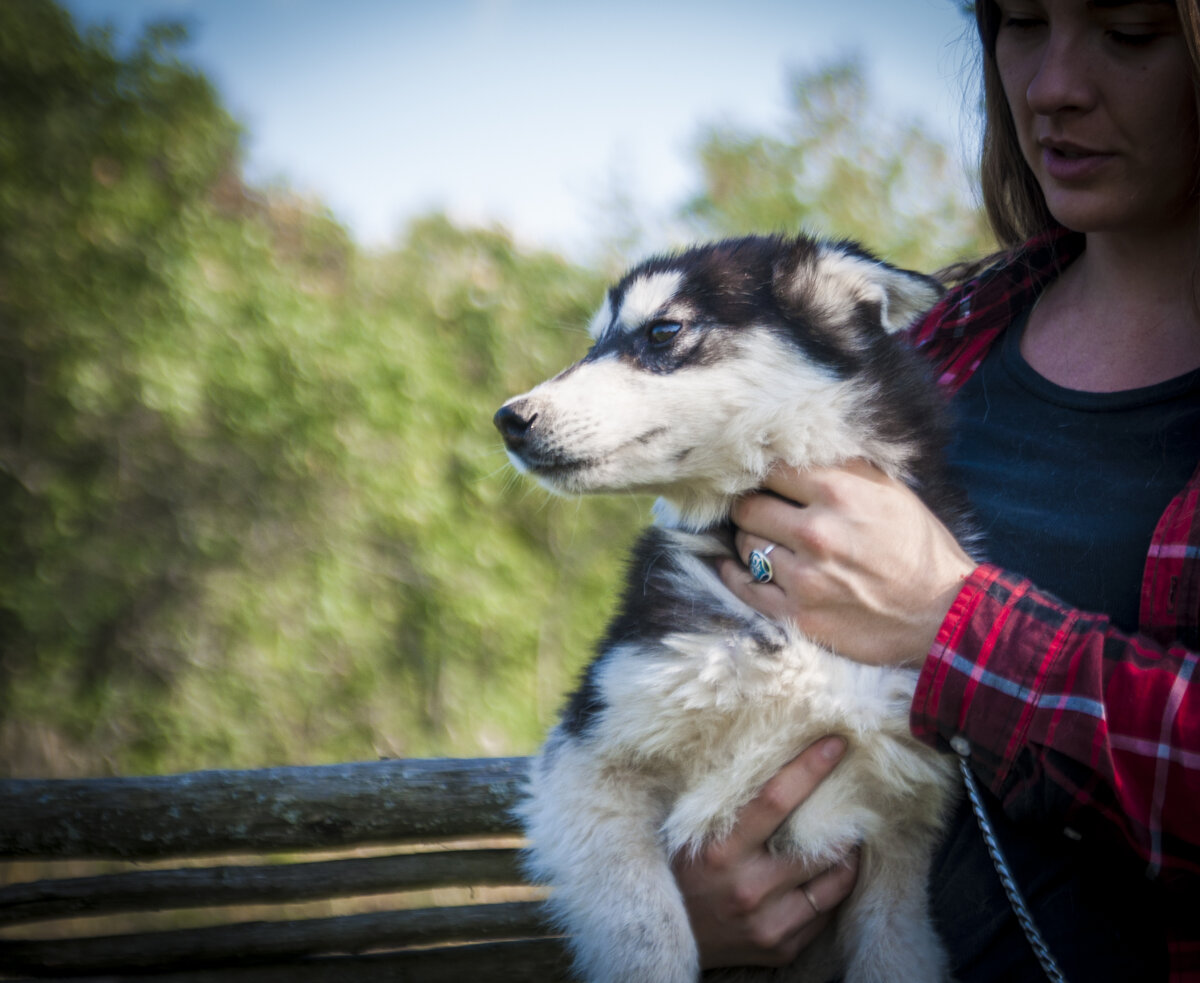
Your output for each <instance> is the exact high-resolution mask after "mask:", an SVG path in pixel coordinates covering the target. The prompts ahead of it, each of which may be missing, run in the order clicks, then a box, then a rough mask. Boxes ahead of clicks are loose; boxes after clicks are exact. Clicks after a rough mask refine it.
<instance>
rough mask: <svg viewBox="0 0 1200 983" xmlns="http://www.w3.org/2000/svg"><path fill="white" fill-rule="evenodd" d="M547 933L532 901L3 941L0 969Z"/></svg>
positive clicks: (37, 970) (166, 962) (208, 958)
mask: <svg viewBox="0 0 1200 983" xmlns="http://www.w3.org/2000/svg"><path fill="white" fill-rule="evenodd" d="M547 934H548V933H547V927H546V925H545V923H544V922H543V917H542V906H541V905H540V904H539V903H538V902H513V903H508V904H492V905H469V906H463V907H458V908H423V909H418V910H414V911H389V912H373V913H370V914H364V915H346V916H342V917H339V918H309V919H302V920H296V921H280V922H243V923H238V924H235V925H218V926H215V927H211V928H196V929H177V930H172V931H165V932H153V933H141V934H135V935H110V936H100V937H91V938H80V939H53V940H25V939H22V940H3V941H0V966H3V967H5V969H6V970H7V971H8V972H10V973H29V974H32V975H38V976H47V975H55V974H60V973H65V972H70V973H72V974H74V975H80V974H83V973H113V972H129V971H137V970H142V971H145V970H148V969H158V970H160V971H165V970H183V969H186V968H199V967H212V966H217V965H221V964H222V963H231V964H235V965H236V964H243V965H244V964H246V963H249V962H266V961H270V960H275V961H278V960H285V959H290V960H294V959H299V958H302V957H305V956H316V955H322V954H328V953H359V952H365V951H367V950H372V949H375V950H378V949H385V948H388V947H401V946H414V945H431V944H437V943H443V942H452V941H457V940H468V941H479V940H487V939H520V938H531V937H532V938H537V937H541V936H545V935H547ZM438 958H439V960H440V958H441V957H440V956H439V957H438ZM413 978H416V977H413ZM460 979H461V977H460Z"/></svg>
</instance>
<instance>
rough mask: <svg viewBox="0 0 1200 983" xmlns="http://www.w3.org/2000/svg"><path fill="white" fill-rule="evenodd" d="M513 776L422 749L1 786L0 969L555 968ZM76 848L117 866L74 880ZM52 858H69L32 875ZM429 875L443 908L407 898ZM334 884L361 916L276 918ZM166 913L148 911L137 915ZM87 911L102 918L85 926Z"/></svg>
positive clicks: (108, 975)
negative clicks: (366, 758) (354, 758)
mask: <svg viewBox="0 0 1200 983" xmlns="http://www.w3.org/2000/svg"><path fill="white" fill-rule="evenodd" d="M526 770H527V761H526V760H525V759H523V758H489V759H476V760H452V759H433V760H404V761H381V762H369V763H359V764H347V765H332V766H323V767H314V768H271V769H262V770H257V771H210V772H197V773H193V774H187V775H172V776H165V777H152V778H114V779H94V780H77V781H76V780H66V781H64V780H54V781H36V780H26V779H12V780H3V781H0V861H3V862H4V863H3V866H2V867H0V869H4V870H5V872H4V873H3V874H0V978H4V979H29V978H43V979H44V978H46V977H54V978H72V979H87V978H89V977H91V978H93V979H100V978H103V979H105V980H114V979H123V978H125V977H126V976H128V977H129V978H134V977H135V976H136V978H138V979H143V980H145V979H148V978H149V979H155V980H172V981H177V983H185V981H189V983H202V981H206V980H210V979H212V980H216V979H220V980H222V981H226V980H239V979H245V980H247V981H254V983H265V981H273V980H280V981H283V980H286V981H288V983H306V981H309V980H312V981H323V980H338V981H343V980H413V981H417V980H419V981H422V983H438V981H442V980H446V981H451V980H453V981H455V983H458V981H461V980H469V981H471V983H507V981H510V980H512V981H517V980H522V981H523V980H547V981H555V980H566V979H568V974H567V970H566V966H567V961H566V958H565V955H564V952H563V948H562V945H561V941H560V940H559V939H557V938H556V937H554V936H553V934H552V933H551V932H550V931H549V930H548V929H547V927H546V926H545V924H544V922H543V919H542V912H541V905H540V903H539V900H538V897H539V896H538V894H537V893H536V892H535V891H533V890H532V889H530V888H529V887H528V886H527V885H524V884H523V883H522V878H521V874H520V869H519V865H518V863H517V846H518V843H519V841H518V840H517V839H516V838H515V834H516V833H517V827H516V824H515V822H514V820H513V818H512V807H513V805H514V804H515V802H516V801H517V798H518V796H519V794H520V788H521V785H522V783H523V781H524V778H525V775H526ZM498 838H499V839H498ZM380 847H388V848H390V850H391V852H384V853H380V849H379V848H380ZM363 848H371V849H369V850H364V849H363ZM313 850H317V851H321V852H322V854H325V855H326V856H322V857H320V858H317V859H314V858H312V857H306V856H303V852H304V851H313ZM335 851H336V852H342V853H344V852H346V851H354V852H355V853H356V854H359V855H353V856H335V857H333V858H330V857H328V856H327V855H328V854H329V853H330V852H335ZM364 852H365V853H369V854H371V855H361V854H362V853H364ZM281 854H282V855H284V856H280V855H281ZM297 854H301V855H300V856H296V855H297ZM200 857H208V858H210V860H209V862H208V863H205V862H204V861H197V860H196V859H195V858H200ZM214 857H220V858H221V861H220V862H212V858H214ZM81 860H87V861H92V862H93V863H92V864H91V866H93V867H95V866H96V863H95V861H102V862H103V864H102V866H106V867H107V868H111V867H112V866H114V861H121V862H122V864H121V865H120V866H122V867H123V868H125V869H120V870H116V871H113V870H110V869H104V870H102V871H100V872H91V873H88V874H87V875H86V876H80V874H79V873H78V871H76V870H74V869H71V868H73V867H75V866H78V861H81ZM48 861H53V862H54V863H48ZM58 861H72V862H75V864H68V865H67V866H68V868H69V869H68V870H67V871H65V872H57V873H56V876H44V874H45V871H46V870H47V869H49V868H52V867H57V866H61V865H59V864H58V863H57V862H58ZM168 861H169V862H170V863H171V864H179V865H177V866H168V867H166V868H165V869H164V866H163V865H164V863H165V862H168ZM197 863H200V865H199V866H197ZM146 864H153V865H154V868H153V869H144V865H146ZM5 868H7V869H5ZM30 869H32V870H34V871H36V873H35V876H34V879H27V877H28V874H27V871H28V870H30ZM14 872H15V873H14ZM23 873H24V876H21V875H22V874H23ZM445 889H456V890H453V891H450V892H449V893H451V894H453V895H454V898H453V899H451V900H450V902H449V903H446V899H445V898H439V899H438V900H437V901H436V902H435V903H434V904H425V905H421V904H420V903H419V902H420V899H421V896H420V895H417V896H416V897H417V899H418V904H417V906H414V903H413V895H412V894H411V892H420V891H424V892H430V891H433V892H434V894H436V893H437V892H438V890H440V891H441V892H442V893H443V894H445V893H446V890H445ZM489 889H491V890H492V894H493V897H492V898H491V899H490V900H489V899H485V898H483V897H482V895H483V894H485V893H486V892H487V891H488V890H489ZM405 892H410V893H409V894H406V893H405ZM347 898H354V899H360V900H359V902H358V903H359V904H360V905H362V906H365V907H366V908H367V909H369V910H365V911H364V910H358V911H352V912H350V913H345V914H335V915H328V914H324V913H322V914H320V915H318V916H313V915H312V914H311V913H308V914H306V915H305V916H304V917H292V915H291V909H292V908H293V907H294V906H295V905H297V904H299V903H311V902H314V901H322V902H326V901H329V900H330V899H347ZM481 902H483V903H481ZM381 904H382V905H383V906H384V910H376V909H378V908H379V907H380V905H381ZM248 906H249V907H252V909H253V911H254V912H255V914H256V915H257V916H259V917H255V918H253V919H250V920H248V919H247V918H246V917H245V914H244V911H243V909H245V908H246V907H248ZM264 906H265V914H266V915H267V916H268V917H266V918H264V917H261V916H262V915H263V914H264ZM189 909H207V911H205V912H199V913H193V914H192V915H191V916H188V915H187V912H188V910H189ZM230 909H232V910H230ZM164 911H167V912H171V913H173V914H171V915H168V916H167V924H166V925H163V923H162V918H163V916H161V915H156V916H154V917H155V918H156V919H157V921H156V923H155V925H153V926H147V925H145V924H143V923H142V922H141V921H139V919H143V918H145V917H146V913H151V912H155V913H158V912H164ZM198 915H203V916H204V920H205V921H206V922H207V923H206V924H200V925H197V924H196V923H195V920H196V918H197V917H198ZM98 916H99V917H102V919H103V920H104V921H105V922H111V921H113V920H114V919H119V920H120V930H119V931H107V932H105V931H100V932H97V931H96V930H95V929H94V928H89V922H88V921H87V919H92V918H96V917H98ZM172 918H173V919H175V921H174V924H172V923H171V919H172ZM35 923H37V924H38V926H39V927H38V928H37V929H34V928H31V926H33V925H34V924H35ZM92 924H93V925H94V924H95V923H94V922H93V923H92Z"/></svg>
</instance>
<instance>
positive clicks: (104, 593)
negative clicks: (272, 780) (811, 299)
mask: <svg viewBox="0 0 1200 983" xmlns="http://www.w3.org/2000/svg"><path fill="white" fill-rule="evenodd" d="M967 27H968V22H967V18H966V16H965V13H964V10H963V5H962V4H960V3H955V2H952V0H906V2H905V3H903V4H898V3H895V2H893V0H847V2H845V3H843V4H840V5H836V7H834V5H829V4H818V3H815V2H807V0H793V2H789V3H784V2H775V0H741V2H739V3H737V4H736V5H734V4H718V3H704V2H693V3H685V2H682V0H678V2H664V3H661V4H644V3H643V4H640V5H639V4H633V3H628V2H609V3H605V4H599V3H595V4H592V3H580V4H564V3H551V2H546V0H452V2H447V3H442V4H428V3H416V2H405V0H400V2H394V3H383V2H369V0H350V2H346V3H341V4H336V5H335V4H328V3H317V2H303V0H211V2H203V3H202V2H199V0H125V2H121V0H71V2H67V3H65V4H56V3H53V2H51V0H6V2H4V3H0V340H2V342H3V343H2V345H0V773H2V774H4V775H6V776H21V777H34V776H45V777H58V776H75V775H108V774H136V773H156V772H169V771H179V770H185V769H193V768H209V767H251V766H261V765H275V764H319V763H326V762H333V761H348V760H364V759H372V758H377V757H381V756H382V757H400V756H426V755H442V754H450V755H491V754H519V753H527V752H530V751H532V750H533V749H534V748H535V747H536V746H537V744H538V743H539V741H540V739H541V737H542V735H543V734H544V731H545V729H546V727H547V726H548V725H549V724H550V723H551V722H552V721H553V719H554V717H555V714H556V712H557V710H558V707H559V705H560V702H561V700H562V698H563V695H564V693H565V692H566V691H567V690H568V689H569V688H570V687H571V685H572V681H573V679H574V677H575V674H576V673H577V672H578V670H579V668H580V666H581V665H582V664H583V663H584V662H585V661H586V660H587V659H588V658H589V656H590V652H591V646H592V643H593V640H594V639H595V638H596V637H597V636H598V635H599V633H600V631H601V629H602V626H603V624H604V621H605V619H606V617H607V615H608V612H609V610H610V608H611V605H612V600H613V594H614V590H615V586H616V582H617V580H618V578H619V577H620V573H621V563H622V554H623V552H624V548H625V547H626V545H627V544H628V543H629V542H630V541H631V540H632V538H633V537H634V535H635V534H636V532H637V529H638V528H639V527H640V526H641V525H643V524H644V523H645V522H646V521H647V518H648V511H649V504H650V503H649V502H648V501H645V500H640V499H636V498H626V499H619V498H618V499H600V498H597V499H588V500H586V501H579V502H576V501H567V500H561V499H551V498H550V497H549V496H548V495H547V494H546V493H544V492H542V491H540V490H538V489H536V488H534V487H532V486H531V485H530V484H528V483H527V482H525V481H524V480H523V479H518V478H517V477H516V476H515V475H514V474H512V472H511V470H510V469H509V468H508V466H507V463H506V460H505V457H504V454H503V452H502V450H501V446H500V442H499V439H498V437H497V436H496V434H495V432H494V431H493V429H492V427H491V415H492V413H493V412H494V410H495V409H496V407H498V406H499V405H500V403H501V402H503V400H504V399H505V398H507V397H508V396H509V395H512V394H514V393H518V392H521V391H524V390H525V389H527V388H528V387H529V386H531V385H533V384H534V383H536V382H537V381H539V380H540V379H541V378H543V377H545V376H546V375H548V374H550V373H552V372H554V371H557V370H558V369H559V368H561V367H562V366H564V365H566V364H567V363H569V362H570V361H573V360H574V359H575V358H578V357H579V356H580V355H581V354H582V353H583V351H584V350H585V349H586V347H587V341H586V334H585V331H584V326H585V325H586V323H587V320H588V318H589V316H590V314H591V312H592V310H593V309H594V307H595V306H596V305H597V304H598V303H599V301H600V298H601V296H602V293H603V289H604V286H605V283H606V281H607V280H608V279H610V278H611V277H612V276H613V275H615V274H616V273H618V272H619V271H620V269H621V268H622V267H623V266H624V265H625V264H627V263H628V262H629V261H630V260H632V259H635V258H637V257H639V256H641V255H642V254H644V253H646V252H649V251H657V250H662V249H667V248H671V247H672V246H674V245H677V244H681V243H685V242H688V241H691V240H694V239H698V238H711V237H713V236H717V235H725V234H733V233H743V232H749V231H755V232H772V231H795V230H799V229H802V228H806V229H809V230H813V231H818V232H820V233H822V234H830V235H837V236H850V237H853V238H856V239H860V240H861V241H863V242H864V243H866V244H867V245H868V246H869V247H870V248H871V249H873V250H874V251H876V252H878V253H880V254H881V255H883V256H884V257H886V258H887V259H889V260H891V261H893V262H896V263H899V264H902V265H907V266H911V267H914V268H918V269H923V270H933V269H936V268H937V267H939V266H941V265H944V264H946V263H948V262H951V261H954V260H958V259H964V258H969V257H973V256H978V255H980V254H982V253H984V252H986V251H987V250H988V249H989V248H990V247H991V242H990V240H989V239H988V237H987V234H986V232H985V231H984V223H983V220H982V218H981V215H980V213H979V210H978V207H977V204H976V199H975V195H974V193H973V189H972V169H971V164H970V163H969V161H970V159H971V157H973V155H974V152H975V150H974V140H975V136H974V124H973V118H974V117H973V108H974V105H975V102H976V97H975V95H974V94H973V92H972V89H971V80H970V73H971V64H972V61H971V59H972V57H973V53H972V51H971V45H970V41H969V40H962V39H961V38H962V36H963V34H964V32H965V31H966V30H967Z"/></svg>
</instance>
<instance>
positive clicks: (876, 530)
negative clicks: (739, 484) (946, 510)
mask: <svg viewBox="0 0 1200 983" xmlns="http://www.w3.org/2000/svg"><path fill="white" fill-rule="evenodd" d="M766 487H767V489H768V490H770V491H772V492H775V493H776V495H778V496H782V498H778V497H776V495H764V494H755V495H750V496H748V497H746V498H743V499H741V500H740V501H739V502H737V503H736V504H735V505H734V508H733V511H732V517H733V521H734V523H735V524H736V525H737V527H738V530H739V531H738V535H737V540H736V541H737V549H738V553H739V555H740V556H741V557H742V561H743V563H744V562H745V561H746V559H747V558H748V557H749V555H750V551H751V550H754V549H763V548H764V547H765V546H766V545H767V544H768V543H775V544H776V548H775V549H774V550H772V551H771V554H770V560H771V565H772V568H773V570H774V578H773V579H772V581H771V582H770V583H768V584H759V583H756V582H755V581H754V579H753V578H752V577H751V576H750V574H749V572H748V571H747V570H746V568H745V566H742V565H739V564H738V563H736V562H735V561H733V560H724V561H722V562H721V564H720V566H719V572H720V574H721V579H722V580H723V581H724V582H725V585H726V586H727V587H728V588H729V589H730V590H731V591H733V593H734V594H736V595H737V596H738V597H740V598H741V599H742V600H744V601H745V602H746V603H747V604H749V605H750V606H751V607H753V608H755V609H757V610H759V611H761V612H763V614H766V615H768V616H769V617H771V618H774V619H776V620H780V621H783V620H790V621H792V622H793V623H795V624H796V626H797V627H798V628H799V629H800V630H801V631H802V632H804V633H805V634H806V635H808V636H810V637H811V638H815V639H817V640H818V641H820V642H823V643H825V644H827V645H829V646H830V647H831V648H833V649H834V650H835V651H837V652H838V653H840V654H842V655H845V656H847V657H849V658H851V659H855V660H856V661H859V662H866V663H870V664H873V665H919V664H920V663H921V661H922V660H923V659H924V658H925V655H926V653H927V652H928V651H929V649H930V648H931V647H932V645H933V642H934V639H935V638H936V637H937V632H938V629H939V628H940V627H941V624H942V621H943V620H944V618H945V617H946V613H947V611H949V609H950V605H951V604H952V603H953V601H954V598H955V596H956V595H957V594H958V591H959V588H960V587H961V586H962V582H963V581H964V580H965V579H966V578H967V577H968V576H969V575H970V574H971V571H972V570H974V569H975V566H976V564H975V562H974V561H973V560H971V558H970V557H968V556H967V554H966V553H965V552H963V550H962V548H961V547H960V546H959V545H958V543H957V542H956V541H955V540H954V537H953V536H951V535H950V532H949V530H947V529H946V527H945V526H944V525H942V523H941V522H940V521H938V519H937V518H936V517H935V516H934V515H933V513H931V512H930V511H929V509H927V508H926V507H925V504H924V503H923V502H922V501H921V500H920V499H919V498H917V496H916V494H914V493H913V491H912V490H911V489H910V488H908V486H906V485H905V484H903V483H902V482H899V481H896V480H893V479H892V478H889V477H888V476H887V475H885V474H884V473H883V472H882V471H880V470H878V469H877V468H875V467H873V466H872V465H870V464H868V463H866V462H865V461H852V462H850V463H849V464H847V465H844V466H842V467H839V468H822V469H817V470H813V471H797V470H795V469H793V468H786V467H777V468H776V469H774V470H773V471H772V472H771V475H770V476H769V477H768V480H767V483H766ZM784 499H787V501H784Z"/></svg>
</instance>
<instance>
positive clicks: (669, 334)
mask: <svg viewBox="0 0 1200 983" xmlns="http://www.w3.org/2000/svg"><path fill="white" fill-rule="evenodd" d="M682 327H683V325H682V324H680V323H679V322H678V321H655V322H654V323H653V324H651V325H650V326H649V327H648V328H647V329H646V337H647V338H649V339H650V344H652V345H669V344H670V343H671V342H672V341H673V340H674V339H675V336H676V335H677V334H679V331H680V329H681V328H682Z"/></svg>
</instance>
